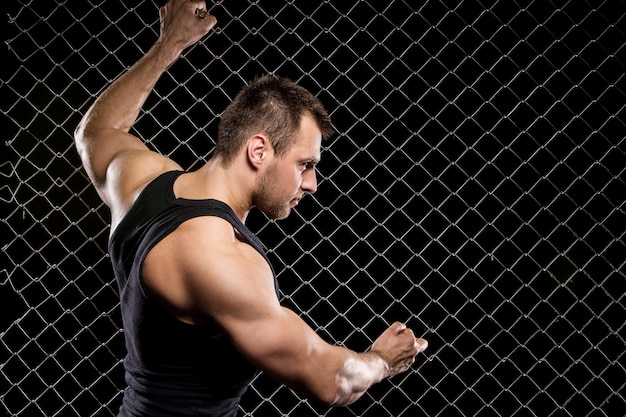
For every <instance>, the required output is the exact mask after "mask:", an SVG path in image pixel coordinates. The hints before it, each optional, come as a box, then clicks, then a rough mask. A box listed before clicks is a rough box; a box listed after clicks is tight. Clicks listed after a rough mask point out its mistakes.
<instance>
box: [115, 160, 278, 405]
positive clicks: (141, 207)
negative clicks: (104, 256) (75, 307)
mask: <svg viewBox="0 0 626 417" xmlns="http://www.w3.org/2000/svg"><path fill="white" fill-rule="evenodd" d="M182 173H183V172H180V171H170V172H166V173H164V174H162V175H161V176H159V177H158V178H156V179H155V180H153V181H152V182H151V183H150V184H148V186H146V188H145V189H144V190H143V191H142V192H141V194H140V195H139V197H138V198H137V200H136V201H135V203H134V204H133V206H132V207H131V209H130V210H129V211H128V213H127V214H126V216H125V217H124V218H123V219H122V221H121V222H120V224H119V225H118V227H117V229H116V230H115V231H114V233H113V234H112V236H111V239H110V240H109V253H110V255H111V261H112V263H113V269H114V272H115V277H116V279H117V282H118V285H119V290H120V309H121V313H122V321H123V326H124V337H125V340H126V349H127V354H126V357H125V359H124V368H125V370H126V382H127V384H128V388H127V389H126V391H125V392H124V399H123V403H122V406H121V408H120V412H119V416H120V417H121V416H124V417H125V416H151V417H159V416H167V417H172V416H194V417H197V416H228V417H233V416H235V415H236V413H237V406H238V404H239V400H240V398H241V396H242V395H243V393H244V392H245V391H246V389H247V387H248V384H249V383H250V380H251V379H252V378H253V377H254V375H255V374H256V372H257V370H256V369H255V368H254V367H253V366H252V365H251V364H250V363H249V362H248V361H247V360H246V359H245V358H243V357H242V356H241V355H240V354H239V352H238V351H237V350H236V349H235V348H234V347H233V346H232V344H231V343H230V341H229V340H228V338H227V337H226V335H225V334H224V333H223V332H222V330H221V328H219V327H218V326H217V325H216V324H215V323H214V322H210V321H209V322H208V323H207V324H203V325H190V324H187V323H184V322H182V321H180V320H178V319H176V318H175V317H174V316H173V315H172V314H170V312H169V311H168V310H166V309H165V308H164V307H162V306H161V305H160V304H159V303H158V302H157V301H156V300H155V299H154V298H153V297H152V296H151V295H150V293H149V292H148V291H147V290H146V288H145V286H144V283H143V280H142V277H141V265H142V263H143V261H144V259H145V257H146V255H147V254H148V252H149V251H150V250H151V249H152V248H153V247H154V246H155V245H156V244H157V243H158V242H160V241H161V239H163V238H164V237H165V236H167V235H168V234H169V233H171V232H172V231H173V230H174V229H176V228H177V227H178V226H179V225H180V224H181V223H183V222H184V221H186V220H189V219H192V218H194V217H199V216H217V217H220V218H222V219H224V220H226V221H228V222H229V223H230V224H232V226H233V228H234V229H235V230H237V231H238V232H239V233H240V234H241V235H242V236H243V237H244V238H245V239H246V241H247V243H248V244H250V245H251V246H252V247H254V249H256V250H257V251H258V252H259V253H260V254H261V255H262V256H263V257H264V258H265V259H266V261H268V264H269V260H268V259H267V256H266V254H265V251H264V248H263V245H262V244H261V242H260V241H259V240H258V239H257V238H256V237H255V236H254V235H253V234H252V232H250V230H249V229H248V228H247V227H246V226H245V225H244V224H243V223H242V222H241V221H240V220H239V218H238V217H237V216H236V215H235V213H234V212H233V211H232V210H231V208H230V207H229V206H228V205H226V204H225V203H223V202H221V201H217V200H186V199H177V198H176V196H175V195H174V189H173V186H174V182H175V181H176V178H178V176H179V175H181V174H182ZM206 256H211V254H210V253H207V255H206ZM270 268H271V265H270ZM272 272H273V271H272ZM274 276H275V275H274ZM275 286H276V291H277V294H278V286H277V284H276V281H275Z"/></svg>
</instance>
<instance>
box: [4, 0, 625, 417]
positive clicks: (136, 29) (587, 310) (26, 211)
mask: <svg viewBox="0 0 626 417" xmlns="http://www.w3.org/2000/svg"><path fill="white" fill-rule="evenodd" d="M7 3H9V2H5V3H3V7H4V8H5V13H3V16H4V20H3V24H5V25H6V27H5V29H6V30H5V33H7V35H6V36H5V39H6V40H5V53H6V54H7V55H6V59H4V60H3V64H2V66H1V67H2V69H1V71H2V85H1V89H2V93H1V97H2V102H1V105H2V115H3V116H4V118H3V119H4V120H3V126H4V128H3V131H4V141H3V147H4V150H3V155H4V157H3V160H2V164H1V165H0V173H1V178H2V184H1V185H0V200H1V201H2V205H1V210H2V222H1V223H0V227H1V230H2V232H1V236H2V249H3V250H2V253H1V254H0V257H1V258H0V259H1V260H2V264H1V268H0V270H1V275H0V290H1V302H2V304H3V305H4V307H3V314H2V326H1V327H0V330H1V333H0V355H1V356H0V395H1V397H0V398H1V399H2V402H1V403H2V406H1V408H2V411H3V412H4V413H6V414H8V415H12V416H24V417H26V416H112V415H115V413H116V410H117V409H118V407H119V404H120V400H121V394H122V390H123V388H124V381H123V370H122V364H121V359H122V357H123V354H124V344H123V334H122V331H121V330H120V317H119V313H118V297H117V287H116V284H115V282H114V279H113V276H112V271H111V267H110V264H109V259H108V256H107V254H106V243H107V235H108V225H107V223H108V212H107V210H106V207H104V206H103V205H102V203H101V202H100V201H99V199H98V197H97V195H96V193H95V192H94V190H93V188H92V187H91V186H90V184H89V182H88V179H87V177H86V175H85V173H84V171H83V170H82V168H81V165H80V161H79V158H78V156H77V154H76V151H75V150H74V147H73V142H72V132H73V129H74V126H75V125H76V124H77V122H78V120H79V119H80V117H81V115H82V113H84V111H85V110H86V109H87V107H88V106H89V104H90V103H91V102H92V101H93V100H94V98H95V97H96V96H97V95H98V94H99V93H100V92H101V91H102V90H103V89H104V88H105V87H106V86H107V85H108V84H109V83H110V82H111V81H112V80H113V79H115V78H116V77H117V76H119V75H120V74H121V73H122V72H123V71H124V70H125V69H127V68H128V67H129V66H130V65H132V64H133V63H134V62H135V61H136V60H137V59H138V58H139V57H140V56H141V54H142V51H145V50H147V49H148V48H149V47H150V45H151V44H152V42H153V41H154V40H155V39H156V36H157V31H158V24H157V20H158V13H157V5H156V4H155V3H153V2H152V1H149V0H143V1H136V2H130V3H129V2H125V3H126V4H123V2H121V1H115V0H112V1H102V0H100V1H96V0H89V1H73V2H69V1H60V0H57V1H47V2H36V1H27V0H19V1H17V2H10V4H7ZM211 10H212V12H213V13H214V14H215V15H217V17H218V26H217V28H216V29H215V31H214V32H213V33H212V34H211V35H210V36H209V37H207V38H206V39H205V40H204V41H203V42H202V43H200V44H198V45H196V46H195V47H193V48H191V49H190V50H188V51H187V52H186V54H185V55H184V57H182V58H181V59H180V60H179V61H178V62H177V63H176V64H175V65H174V66H172V67H171V68H170V71H169V72H168V73H167V74H166V75H165V76H164V77H163V78H162V79H161V80H160V82H159V84H158V85H157V88H156V90H155V93H154V94H153V95H152V96H151V97H150V98H149V100H148V102H147V103H146V106H145V108H144V110H145V112H144V113H142V115H141V117H140V119H139V121H138V122H137V124H136V126H135V127H136V132H135V133H136V134H137V135H139V136H141V137H142V138H143V139H144V140H146V141H147V142H148V143H149V144H150V146H152V147H153V148H155V149H157V150H159V151H160V152H162V153H165V154H167V155H169V156H171V157H172V158H174V159H175V160H176V161H178V162H179V163H180V164H182V165H183V166H185V167H187V168H189V169H193V168H195V167H197V164H199V163H200V161H202V160H204V159H206V158H207V157H208V155H209V154H210V152H211V149H212V146H213V141H212V138H213V137H214V135H215V132H216V127H217V122H218V120H219V116H220V113H221V111H222V110H223V108H224V107H225V106H226V104H227V103H228V102H229V101H230V99H231V98H232V97H233V95H234V94H235V93H236V92H237V91H238V90H239V88H240V87H241V86H242V85H243V84H244V83H245V82H246V81H247V80H250V79H252V78H253V77H255V76H258V75H261V74H264V73H274V74H278V75H282V76H286V77H290V78H292V79H294V80H296V81H297V82H299V83H300V84H302V85H303V86H305V87H307V88H308V89H310V90H311V91H313V92H314V93H315V94H317V95H318V96H319V97H320V99H321V100H322V102H324V104H325V105H326V107H327V108H328V110H329V112H330V113H331V116H332V118H333V122H334V125H335V128H336V130H337V132H338V134H337V136H336V138H335V139H334V140H333V141H332V142H330V143H328V144H326V145H325V148H324V151H323V158H322V163H321V164H320V166H319V179H320V181H319V189H318V192H317V193H316V194H315V195H314V196H312V197H310V198H308V199H307V200H305V201H304V202H303V203H302V204H300V205H299V206H298V209H297V211H296V212H295V213H294V214H292V216H291V217H290V218H288V219H286V220H284V221H280V222H273V221H268V220H267V219H266V218H264V217H263V216H262V215H261V214H258V213H257V214H253V215H252V216H251V218H250V220H249V225H250V227H251V229H252V230H254V231H256V232H257V233H258V236H259V237H260V238H261V240H262V241H263V242H264V243H265V245H266V246H267V247H268V248H269V251H270V256H271V258H272V260H273V262H274V266H275V269H276V271H277V274H278V278H279V281H280V284H281V289H282V291H283V294H284V300H283V301H284V303H285V304H286V305H288V306H290V307H291V308H293V309H294V310H295V311H296V312H297V313H298V314H300V315H301V316H302V317H303V318H304V319H305V320H306V321H307V322H308V323H309V324H310V325H311V326H312V327H313V328H315V329H316V330H317V331H318V332H319V333H320V335H322V336H323V337H324V338H326V339H327V340H328V341H330V342H333V343H338V344H345V345H346V346H349V347H351V348H353V349H356V350H365V349H366V348H367V347H368V346H369V345H370V344H371V342H372V339H371V338H372V337H374V336H375V335H376V334H378V333H379V332H380V331H382V330H383V329H384V328H385V327H386V326H387V325H388V324H389V323H390V322H392V321H394V320H402V321H406V322H407V323H408V325H409V326H410V327H412V328H413V329H414V330H415V332H416V333H417V334H418V335H423V336H424V337H426V338H427V339H428V340H429V342H430V347H429V349H428V350H427V351H426V353H425V354H424V355H422V356H421V357H419V358H418V360H417V362H416V364H415V366H414V368H413V370H412V371H411V372H408V373H406V374H403V375H401V376H397V377H395V378H393V379H392V380H389V381H383V382H382V383H380V384H378V385H376V386H374V387H373V388H372V389H371V390H370V391H369V392H368V393H367V394H366V395H365V396H364V397H363V398H362V399H360V400H359V401H357V402H356V403H355V404H354V405H352V406H350V407H348V408H344V409H332V410H329V409H325V408H322V407H320V406H319V405H317V404H314V403H312V402H309V401H306V400H303V399H301V398H300V397H299V396H298V395H296V394H294V393H293V392H291V391H290V390H288V389H286V388H284V387H280V386H278V385H277V384H275V383H274V382H273V381H271V380H270V379H269V378H267V377H265V376H264V375H261V376H260V377H258V378H257V379H256V380H255V381H254V383H253V384H252V386H251V389H250V390H249V391H248V393H247V395H246V396H245V397H244V400H243V402H242V404H241V414H242V415H245V416H252V415H255V416H271V415H291V416H299V417H300V416H316V415H328V416H344V415H345V416H370V417H372V416H376V417H379V416H445V417H450V416H501V417H504V416H506V417H508V416H576V417H578V416H611V417H618V416H619V417H621V416H623V415H624V413H625V410H626V403H625V400H624V381H625V380H626V372H625V365H624V350H625V349H624V346H625V336H624V317H625V300H624V293H625V290H626V285H625V283H626V281H625V272H624V259H625V256H624V254H625V253H626V244H625V241H624V234H625V230H626V226H625V225H626V218H625V217H626V216H625V212H624V202H625V200H626V198H625V195H626V179H625V175H624V167H625V165H626V164H625V161H626V158H625V157H626V155H625V151H624V144H625V143H624V138H625V137H626V129H625V125H624V120H625V117H624V104H625V102H626V100H624V91H625V75H624V73H625V71H624V58H625V57H624V44H625V41H626V35H625V33H626V28H625V25H624V23H625V22H624V15H625V10H626V9H625V7H624V2H623V1H621V0H606V1H600V0H598V1H591V0H589V1H582V0H581V1H573V0H571V1H566V0H561V1H553V0H550V1H548V0H535V1H517V0H516V1H512V2H511V1H503V0H500V1H495V0H491V1H480V2H479V1H463V2H454V1H443V0H440V1H436V0H428V1H425V2H413V1H409V0H390V1H388V2H375V1H373V0H361V1H354V2H329V1H323V2H312V1H301V0H293V1H287V2H278V1H276V2H269V1H249V2H247V1H246V2H244V1H228V2H225V1H224V2H217V3H216V4H215V5H214V6H212V9H211Z"/></svg>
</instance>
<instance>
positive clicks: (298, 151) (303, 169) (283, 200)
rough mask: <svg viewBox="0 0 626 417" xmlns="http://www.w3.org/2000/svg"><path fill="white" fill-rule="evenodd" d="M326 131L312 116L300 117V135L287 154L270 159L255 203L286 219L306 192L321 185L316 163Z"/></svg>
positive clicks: (264, 211) (262, 176) (260, 178)
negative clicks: (318, 180)
mask: <svg viewBox="0 0 626 417" xmlns="http://www.w3.org/2000/svg"><path fill="white" fill-rule="evenodd" d="M321 144H322V134H321V132H320V130H319V128H318V127H317V124H316V123H315V121H314V120H313V119H311V118H310V117H303V118H302V120H301V121H300V131H299V133H298V138H296V141H295V143H294V144H293V145H292V147H291V149H290V150H289V151H288V152H287V154H286V155H284V156H282V157H280V158H276V157H274V158H273V159H272V160H271V161H269V165H268V166H267V167H266V169H265V171H264V172H263V173H262V174H261V176H260V177H259V180H258V182H257V186H256V189H255V193H254V194H253V203H254V205H255V206H256V207H257V208H258V209H259V210H261V211H262V212H263V213H265V214H266V215H267V216H268V217H270V218H271V219H284V218H285V217H287V216H288V215H289V213H290V212H291V208H292V207H294V206H295V205H297V204H298V202H299V201H300V199H302V197H303V196H304V194H305V193H314V192H315V190H316V189H317V178H316V174H315V165H316V164H317V163H318V162H319V160H320V149H321Z"/></svg>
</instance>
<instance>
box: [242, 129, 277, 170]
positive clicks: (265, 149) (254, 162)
mask: <svg viewBox="0 0 626 417" xmlns="http://www.w3.org/2000/svg"><path fill="white" fill-rule="evenodd" d="M247 152H248V162H249V163H250V165H251V166H252V167H254V168H256V169H259V168H261V166H262V165H263V162H264V161H265V160H266V159H267V158H268V156H269V154H270V152H272V145H271V143H270V141H269V140H268V139H267V137H265V136H264V135H260V134H258V135H254V136H252V137H251V138H250V139H249V140H248V148H247Z"/></svg>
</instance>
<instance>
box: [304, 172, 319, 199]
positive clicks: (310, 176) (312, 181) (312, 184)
mask: <svg viewBox="0 0 626 417" xmlns="http://www.w3.org/2000/svg"><path fill="white" fill-rule="evenodd" d="M301 188H302V190H303V191H306V192H307V193H314V192H315V191H316V190H317V174H316V172H315V170H314V169H309V170H307V171H306V172H305V173H304V176H303V178H302V185H301Z"/></svg>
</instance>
